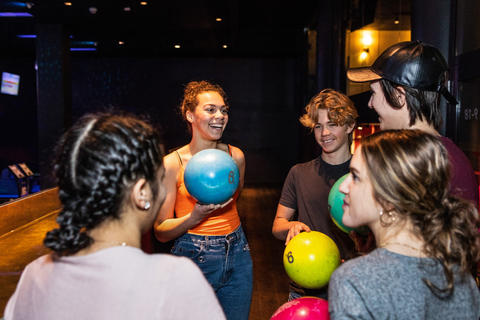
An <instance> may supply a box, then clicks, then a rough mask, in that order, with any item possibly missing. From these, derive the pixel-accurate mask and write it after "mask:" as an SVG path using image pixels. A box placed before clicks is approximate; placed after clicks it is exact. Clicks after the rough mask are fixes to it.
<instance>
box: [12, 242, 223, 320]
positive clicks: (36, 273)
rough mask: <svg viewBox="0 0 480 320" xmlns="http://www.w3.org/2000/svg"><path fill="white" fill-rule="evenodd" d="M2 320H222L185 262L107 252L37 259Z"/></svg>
mask: <svg viewBox="0 0 480 320" xmlns="http://www.w3.org/2000/svg"><path fill="white" fill-rule="evenodd" d="M4 318H5V320H18V319H29V320H35V319H45V320H46V319H49V320H51V319H62V320H70V319H71V320H76V319H88V320H96V319H98V320H105V319H115V320H132V319H169V320H171V319H205V320H207V319H208V320H211V319H221V320H224V319H225V316H224V314H223V311H222V308H221V306H220V304H219V303H218V300H217V298H216V296H215V293H214V291H213V289H212V288H211V286H210V285H209V284H208V282H207V281H206V280H205V278H204V276H203V274H202V273H201V271H200V269H198V267H197V266H196V265H195V264H194V263H193V262H192V261H191V260H190V259H187V258H180V257H174V256H171V255H166V254H153V255H148V254H146V253H144V252H143V251H141V250H140V249H137V248H133V247H120V246H118V247H112V248H108V249H104V250H101V251H97V252H95V253H93V254H89V255H86V256H79V257H62V258H55V256H53V255H52V254H49V255H45V256H42V257H40V258H38V259H37V260H35V261H33V262H32V263H30V264H29V265H28V266H27V267H26V268H25V270H24V272H23V274H22V276H21V278H20V281H19V283H18V285H17V288H16V290H15V293H14V294H13V296H12V297H11V298H10V300H9V301H8V304H7V307H6V309H5V313H4Z"/></svg>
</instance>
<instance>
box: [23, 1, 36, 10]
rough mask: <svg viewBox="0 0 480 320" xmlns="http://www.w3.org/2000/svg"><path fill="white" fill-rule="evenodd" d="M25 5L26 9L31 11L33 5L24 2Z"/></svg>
mask: <svg viewBox="0 0 480 320" xmlns="http://www.w3.org/2000/svg"><path fill="white" fill-rule="evenodd" d="M25 5H26V6H27V8H28V9H32V7H33V5H34V4H33V3H31V2H25Z"/></svg>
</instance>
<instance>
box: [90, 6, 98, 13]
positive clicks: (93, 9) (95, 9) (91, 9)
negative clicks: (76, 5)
mask: <svg viewBox="0 0 480 320" xmlns="http://www.w3.org/2000/svg"><path fill="white" fill-rule="evenodd" d="M88 10H89V11H90V13H91V14H95V13H97V8H95V7H91V8H90V9H88Z"/></svg>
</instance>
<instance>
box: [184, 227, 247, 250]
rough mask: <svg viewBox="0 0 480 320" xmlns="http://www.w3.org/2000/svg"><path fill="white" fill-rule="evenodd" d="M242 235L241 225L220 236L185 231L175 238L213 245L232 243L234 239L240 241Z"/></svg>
mask: <svg viewBox="0 0 480 320" xmlns="http://www.w3.org/2000/svg"><path fill="white" fill-rule="evenodd" d="M242 237H243V229H242V225H240V226H238V228H237V229H235V231H233V232H231V233H229V234H226V235H221V236H207V235H200V234H193V233H185V234H184V235H182V236H180V237H179V238H178V239H177V240H181V241H191V242H194V243H198V244H202V243H205V244H207V245H215V244H223V243H225V242H229V243H233V242H236V241H240V240H241V239H242Z"/></svg>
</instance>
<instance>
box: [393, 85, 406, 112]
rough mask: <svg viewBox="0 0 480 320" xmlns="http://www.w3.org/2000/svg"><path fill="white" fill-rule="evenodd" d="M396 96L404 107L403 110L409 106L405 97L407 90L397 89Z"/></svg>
mask: <svg viewBox="0 0 480 320" xmlns="http://www.w3.org/2000/svg"><path fill="white" fill-rule="evenodd" d="M395 94H396V95H397V100H398V102H399V103H400V105H401V106H402V108H403V107H404V106H406V105H407V99H406V97H405V89H404V88H402V87H398V88H396V92H395Z"/></svg>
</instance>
